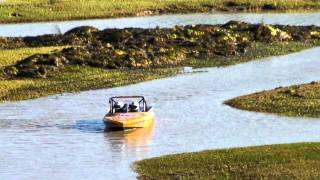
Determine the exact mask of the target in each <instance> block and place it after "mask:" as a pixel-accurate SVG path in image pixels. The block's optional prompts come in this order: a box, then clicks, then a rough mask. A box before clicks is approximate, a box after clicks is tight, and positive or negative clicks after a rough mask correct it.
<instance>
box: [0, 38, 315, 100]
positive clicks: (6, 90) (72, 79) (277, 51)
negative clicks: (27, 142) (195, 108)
mask: <svg viewBox="0 0 320 180" xmlns="http://www.w3.org/2000/svg"><path fill="white" fill-rule="evenodd" d="M317 45H320V41H314V42H289V43H288V42H277V43H272V44H268V43H254V44H253V47H252V48H251V49H249V50H248V52H247V53H246V54H245V55H237V56H231V57H229V58H226V57H219V58H213V59H190V60H186V61H185V62H183V63H182V64H180V65H178V66H172V67H162V68H146V69H117V70H107V69H101V68H94V67H88V66H76V65H67V66H65V67H64V68H62V69H60V70H58V71H53V72H50V73H49V74H48V75H47V78H46V79H42V78H22V79H10V80H9V79H4V77H2V78H3V80H0V101H18V100H24V99H32V98H37V97H42V96H48V95H53V94H58V93H65V92H78V91H83V90H90V89H99V88H111V87H116V86H122V85H128V84H133V83H138V82H143V81H147V80H153V79H159V78H164V77H169V76H172V75H176V74H177V73H178V72H179V71H180V69H181V67H183V66H193V67H196V68H201V67H219V66H227V65H232V64H237V63H243V62H247V61H250V60H254V59H259V58H262V57H268V56H274V55H281V54H287V53H290V52H296V51H300V50H302V49H306V48H310V47H313V46H317ZM61 48H63V47H46V48H21V49H16V50H0V51H2V52H4V53H1V56H2V57H1V58H0V63H1V64H2V65H10V64H12V63H14V62H16V61H17V60H15V59H21V58H22V57H23V56H29V55H30V54H33V53H35V52H37V53H39V52H40V51H41V52H48V51H52V50H55V49H61ZM2 61H3V62H2ZM0 79H1V76H0Z"/></svg>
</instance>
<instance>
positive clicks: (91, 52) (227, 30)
mask: <svg viewBox="0 0 320 180" xmlns="http://www.w3.org/2000/svg"><path fill="white" fill-rule="evenodd" d="M319 32H320V28H319V27H316V26H281V25H277V26H272V25H265V24H249V23H244V22H238V21H230V22H228V23H226V24H223V25H188V26H175V27H174V28H154V29H141V28H126V29H105V30H101V31H100V30H98V29H97V28H94V27H88V26H84V27H77V28H74V29H72V30H70V31H68V32H66V33H65V34H63V35H45V36H38V37H23V38H1V39H0V48H1V47H2V48H5V47H7V48H10V47H15V46H16V47H23V46H31V47H34V46H49V45H50V46H51V45H61V44H63V45H72V47H69V48H65V49H63V50H62V51H60V52H53V53H51V54H36V55H33V56H30V57H28V58H26V59H24V60H22V61H20V62H18V63H16V64H14V65H12V66H7V67H5V68H4V70H3V71H4V73H5V75H6V77H7V78H17V77H18V78H19V77H39V78H45V77H46V76H47V74H49V73H50V72H52V71H55V70H57V69H60V68H63V67H64V65H67V64H71V65H72V64H74V65H83V66H91V67H99V68H105V69H135V68H155V67H168V66H176V65H179V64H182V63H183V62H184V61H186V60H187V59H198V60H199V61H201V59H210V58H214V57H220V56H221V57H230V56H235V55H241V54H245V53H247V50H248V49H249V48H250V47H252V43H253V42H258V41H261V42H265V43H272V42H277V41H300V40H304V41H312V40H314V39H319Z"/></svg>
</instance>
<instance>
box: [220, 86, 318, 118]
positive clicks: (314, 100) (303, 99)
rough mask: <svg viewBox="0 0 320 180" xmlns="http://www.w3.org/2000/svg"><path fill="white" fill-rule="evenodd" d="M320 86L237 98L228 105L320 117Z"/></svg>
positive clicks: (285, 89) (264, 92)
mask: <svg viewBox="0 0 320 180" xmlns="http://www.w3.org/2000/svg"><path fill="white" fill-rule="evenodd" d="M319 100H320V84H319V83H317V82H312V83H310V84H303V85H294V86H290V87H284V88H276V89H274V90H270V91H263V92H259V93H255V94H251V95H246V96H241V97H237V98H235V99H232V100H229V101H227V102H226V104H228V105H230V106H232V107H235V108H239V109H244V110H249V111H257V112H268V113H276V114H279V115H286V116H305V117H317V118H319V117H320V101H319Z"/></svg>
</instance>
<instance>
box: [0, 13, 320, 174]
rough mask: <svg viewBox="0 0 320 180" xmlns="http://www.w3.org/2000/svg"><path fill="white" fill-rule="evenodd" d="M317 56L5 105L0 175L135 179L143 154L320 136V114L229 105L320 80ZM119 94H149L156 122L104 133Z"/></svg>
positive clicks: (315, 52)
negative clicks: (260, 110) (233, 100)
mask: <svg viewBox="0 0 320 180" xmlns="http://www.w3.org/2000/svg"><path fill="white" fill-rule="evenodd" d="M318 16H319V15H318ZM178 17H179V16H178ZM319 19H320V18H319ZM295 20H297V22H300V20H299V19H297V18H294V19H292V21H291V22H292V23H294V22H295ZM1 30H2V29H1ZM319 57H320V48H313V49H309V50H305V51H302V52H299V53H295V54H290V55H286V56H279V57H271V58H266V59H263V60H259V61H252V62H249V63H245V64H240V65H235V66H230V67H225V68H208V69H205V70H206V72H202V73H194V74H193V73H190V74H182V75H178V76H175V77H171V78H166V79H160V80H154V81H148V82H143V83H139V84H135V85H130V86H125V87H118V88H112V89H103V90H95V91H86V92H81V93H76V94H62V95H56V96H50V97H45V98H39V99H35V100H28V101H21V102H16V103H3V104H0V176H1V177H2V178H3V179H134V178H135V177H136V174H135V173H134V172H133V171H132V170H131V169H130V164H131V163H132V162H133V161H136V160H139V159H144V158H149V157H155V156H160V155H165V154H172V153H179V152H190V151H200V150H205V149H217V148H227V147H242V146H252V145H261V144H274V143H291V142H301V141H320V134H319V128H320V120H319V119H299V118H287V117H278V116H275V115H270V114H263V113H254V112H247V111H241V110H237V109H233V108H231V107H228V106H226V105H223V102H224V101H225V100H227V99H230V98H233V97H236V96H239V95H244V94H248V93H252V92H256V91H261V90H265V89H272V88H275V87H278V86H287V85H291V84H297V83H307V82H311V81H313V80H319V77H320V71H319V67H320V58H319ZM114 95H144V96H145V97H146V99H147V100H148V101H149V102H150V103H151V104H152V105H153V106H154V108H155V114H156V120H155V124H154V126H153V127H152V128H147V129H141V130H136V131H127V132H121V131H120V132H104V125H103V123H102V121H101V119H102V117H103V116H104V114H105V113H106V111H107V109H106V108H107V99H108V98H109V97H110V96H114Z"/></svg>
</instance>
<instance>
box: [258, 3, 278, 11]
mask: <svg viewBox="0 0 320 180" xmlns="http://www.w3.org/2000/svg"><path fill="white" fill-rule="evenodd" d="M261 9H262V10H276V9H277V7H276V6H275V5H274V4H264V5H263V6H262V7H261Z"/></svg>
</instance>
